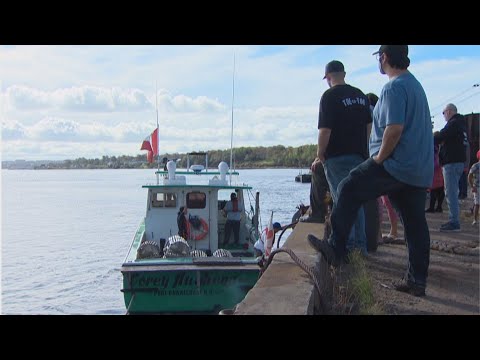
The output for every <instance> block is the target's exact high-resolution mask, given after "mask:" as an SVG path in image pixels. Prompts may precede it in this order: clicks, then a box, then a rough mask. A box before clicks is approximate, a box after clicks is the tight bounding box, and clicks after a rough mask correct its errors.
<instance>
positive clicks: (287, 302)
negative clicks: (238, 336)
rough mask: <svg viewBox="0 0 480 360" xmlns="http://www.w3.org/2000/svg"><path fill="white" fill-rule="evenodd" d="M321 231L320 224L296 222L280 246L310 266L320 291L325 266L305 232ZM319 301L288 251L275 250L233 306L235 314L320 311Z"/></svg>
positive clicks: (325, 286)
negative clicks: (240, 298) (251, 284)
mask: <svg viewBox="0 0 480 360" xmlns="http://www.w3.org/2000/svg"><path fill="white" fill-rule="evenodd" d="M323 231H324V225H323V224H313V223H298V224H297V226H296V227H295V229H294V230H293V232H292V233H291V234H290V236H289V237H288V239H287V240H286V241H285V244H284V246H283V247H284V248H287V249H291V250H292V251H293V252H294V253H295V255H296V256H297V257H298V258H299V259H300V260H301V261H302V262H304V263H305V264H306V265H307V266H310V267H313V268H314V271H315V274H316V277H317V279H318V280H319V282H320V285H321V287H322V290H321V291H322V292H323V291H327V289H329V288H330V286H329V285H330V284H329V279H330V278H331V277H330V276H329V270H328V266H327V264H326V262H325V261H324V260H323V257H321V256H318V254H317V252H316V251H315V250H313V249H312V248H311V247H310V246H309V245H308V242H307V240H306V239H307V235H308V234H314V235H315V236H318V237H320V238H321V237H323ZM319 301H320V299H319V296H318V291H317V290H316V287H315V285H314V282H313V281H312V280H311V279H310V277H309V275H308V274H307V273H306V272H305V271H304V270H303V269H302V268H301V267H300V266H298V265H297V264H296V263H295V262H294V261H293V260H292V258H291V257H290V255H289V254H287V253H279V254H276V255H275V257H274V258H273V261H272V263H271V264H270V265H269V267H268V269H267V271H266V272H265V273H264V274H263V275H262V277H261V278H260V280H259V281H258V282H257V284H256V285H255V287H254V288H253V289H252V290H250V291H249V292H248V294H247V296H246V297H245V299H244V300H243V301H242V302H241V303H239V304H238V305H237V307H236V310H235V315H313V314H320V313H321V311H322V310H321V305H320V302H319Z"/></svg>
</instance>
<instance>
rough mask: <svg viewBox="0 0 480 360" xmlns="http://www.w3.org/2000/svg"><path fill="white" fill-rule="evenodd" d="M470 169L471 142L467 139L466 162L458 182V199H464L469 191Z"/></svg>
mask: <svg viewBox="0 0 480 360" xmlns="http://www.w3.org/2000/svg"><path fill="white" fill-rule="evenodd" d="M469 170H470V143H469V142H468V141H467V143H466V145H465V163H464V166H463V173H462V175H461V176H460V180H459V182H458V199H459V200H464V199H466V198H467V193H468V181H467V177H468V171H469Z"/></svg>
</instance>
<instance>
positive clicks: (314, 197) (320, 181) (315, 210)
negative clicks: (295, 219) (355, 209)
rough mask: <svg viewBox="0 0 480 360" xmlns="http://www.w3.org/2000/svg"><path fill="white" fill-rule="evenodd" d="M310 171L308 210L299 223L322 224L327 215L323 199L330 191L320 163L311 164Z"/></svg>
mask: <svg viewBox="0 0 480 360" xmlns="http://www.w3.org/2000/svg"><path fill="white" fill-rule="evenodd" d="M310 170H312V181H311V184H310V209H309V210H308V211H307V214H306V215H305V216H302V217H301V218H300V219H299V221H300V222H307V223H319V224H320V223H324V222H325V216H326V215H327V208H326V205H325V197H326V194H327V192H328V191H329V190H330V189H329V187H328V182H327V178H326V177H325V169H324V168H323V164H322V163H320V162H313V163H312V165H311V166H310Z"/></svg>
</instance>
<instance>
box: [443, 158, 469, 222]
mask: <svg viewBox="0 0 480 360" xmlns="http://www.w3.org/2000/svg"><path fill="white" fill-rule="evenodd" d="M463 166H464V165H463V162H461V163H460V162H458V163H450V164H445V165H443V169H442V171H443V179H444V182H445V197H446V198H447V204H448V222H449V223H451V224H453V225H456V226H460V207H459V205H458V182H459V181H460V177H461V176H462V173H463Z"/></svg>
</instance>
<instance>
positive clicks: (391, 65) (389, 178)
mask: <svg viewBox="0 0 480 360" xmlns="http://www.w3.org/2000/svg"><path fill="white" fill-rule="evenodd" d="M373 55H377V61H378V67H379V70H380V73H381V74H386V75H387V76H388V78H389V81H388V82H387V83H386V84H385V85H384V87H383V89H382V91H381V93H380V98H379V100H378V103H377V105H376V106H375V110H374V112H373V124H374V127H373V129H372V133H371V136H370V156H371V157H370V158H369V159H368V160H366V161H364V162H363V163H361V164H360V165H358V166H357V167H355V168H354V169H353V170H352V171H351V172H350V173H349V175H348V176H347V177H346V178H345V179H343V180H342V182H341V183H340V184H339V195H338V201H337V202H336V203H335V204H334V207H333V212H332V215H331V222H332V234H331V236H330V238H329V239H328V241H325V240H320V239H318V238H317V237H315V236H314V235H313V234H309V235H308V236H307V240H308V242H309V244H310V246H312V247H313V248H314V249H316V250H317V251H318V252H320V253H321V254H322V255H323V257H324V258H325V260H326V261H327V263H329V264H331V265H332V266H339V265H340V264H341V263H342V262H348V251H347V248H346V242H347V239H348V235H349V233H350V230H351V228H352V225H353V223H354V219H355V214H356V213H357V212H358V209H360V207H361V206H362V205H363V204H364V203H365V202H366V201H368V200H370V199H376V198H378V197H379V196H381V195H385V194H388V195H389V198H390V200H391V201H392V204H393V205H394V206H395V208H397V209H398V210H399V214H400V219H401V221H402V223H403V226H404V229H405V240H406V243H407V250H408V264H407V270H406V273H405V275H404V277H403V279H402V280H400V281H398V282H394V283H393V286H394V288H395V289H396V290H397V291H402V292H406V293H409V294H411V295H414V296H425V289H426V286H427V276H428V267H429V263H430V233H429V231H428V224H427V220H426V218H425V201H426V196H427V188H428V187H430V185H431V184H432V179H433V136H432V123H431V117H430V109H429V105H428V100H427V95H426V94H425V91H424V89H423V87H422V85H421V84H420V82H419V81H418V80H417V79H416V78H415V77H414V76H413V74H412V73H411V72H410V71H408V67H409V65H410V59H409V58H408V45H382V46H380V49H379V50H378V51H377V52H375V53H374V54H373Z"/></svg>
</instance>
